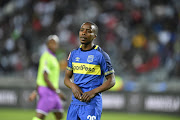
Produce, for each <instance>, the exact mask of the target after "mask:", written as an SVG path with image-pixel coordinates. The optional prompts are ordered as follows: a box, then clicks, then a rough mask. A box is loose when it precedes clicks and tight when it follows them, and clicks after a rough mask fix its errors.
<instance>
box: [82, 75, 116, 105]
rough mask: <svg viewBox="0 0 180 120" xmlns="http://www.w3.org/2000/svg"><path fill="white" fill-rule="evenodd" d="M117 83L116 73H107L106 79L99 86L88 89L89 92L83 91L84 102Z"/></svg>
mask: <svg viewBox="0 0 180 120" xmlns="http://www.w3.org/2000/svg"><path fill="white" fill-rule="evenodd" d="M114 85H115V77H114V74H110V75H107V76H106V81H105V82H104V83H103V84H102V85H101V86H99V87H97V88H95V89H93V90H91V91H88V92H85V93H83V95H82V101H83V102H88V101H90V100H91V98H93V97H94V96H95V95H96V94H97V93H100V92H104V91H106V90H108V89H110V88H111V87H113V86H114Z"/></svg>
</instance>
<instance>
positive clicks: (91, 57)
mask: <svg viewBox="0 0 180 120" xmlns="http://www.w3.org/2000/svg"><path fill="white" fill-rule="evenodd" d="M93 59H94V55H89V56H88V58H87V61H88V62H89V63H91V62H93Z"/></svg>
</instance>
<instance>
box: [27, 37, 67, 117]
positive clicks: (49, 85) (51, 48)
mask: <svg viewBox="0 0 180 120" xmlns="http://www.w3.org/2000/svg"><path fill="white" fill-rule="evenodd" d="M58 43H59V39H58V37H57V36H56V35H50V36H49V37H48V40H47V47H48V50H47V51H46V52H44V53H43V54H42V56H41V58H40V61H39V68H38V75H37V92H36V91H34V92H32V93H31V95H30V96H29V100H30V101H33V100H34V99H35V97H36V95H37V93H38V95H39V100H38V103H37V108H36V117H34V118H33V119H32V120H43V119H44V118H45V116H46V115H47V114H48V113H49V112H53V113H54V115H55V117H56V120H60V119H61V118H62V116H63V106H62V102H61V99H63V100H65V99H66V98H65V96H64V95H63V93H62V92H61V91H60V89H59V75H60V67H59V62H58V60H57V58H56V55H55V53H56V50H57V48H58ZM60 98H61V99H60Z"/></svg>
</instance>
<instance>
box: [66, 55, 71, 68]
mask: <svg viewBox="0 0 180 120" xmlns="http://www.w3.org/2000/svg"><path fill="white" fill-rule="evenodd" d="M67 63H68V65H67V68H66V69H67V70H69V71H72V54H71V52H70V53H69V56H68V59H67Z"/></svg>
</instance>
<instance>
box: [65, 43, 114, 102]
mask: <svg viewBox="0 0 180 120" xmlns="http://www.w3.org/2000/svg"><path fill="white" fill-rule="evenodd" d="M67 69H68V70H70V71H73V75H74V83H75V84H76V85H78V86H79V87H80V88H81V89H82V91H83V92H87V91H90V90H92V89H94V88H96V87H99V86H101V85H102V84H103V81H104V76H106V75H109V74H112V73H114V70H113V68H112V64H111V60H110V58H109V56H108V54H107V53H106V52H104V51H103V50H102V49H101V48H100V47H99V46H98V45H94V46H93V48H92V49H91V50H87V51H83V50H82V49H81V46H80V47H79V48H78V49H76V50H73V51H72V52H71V53H70V55H69V58H68V66H67ZM97 102H100V104H102V98H101V93H99V94H98V95H96V96H95V97H94V98H92V99H91V101H90V102H88V103H87V102H81V101H79V100H77V99H76V98H75V97H74V96H73V95H72V103H74V104H80V105H81V104H91V103H92V104H93V103H97Z"/></svg>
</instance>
